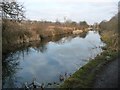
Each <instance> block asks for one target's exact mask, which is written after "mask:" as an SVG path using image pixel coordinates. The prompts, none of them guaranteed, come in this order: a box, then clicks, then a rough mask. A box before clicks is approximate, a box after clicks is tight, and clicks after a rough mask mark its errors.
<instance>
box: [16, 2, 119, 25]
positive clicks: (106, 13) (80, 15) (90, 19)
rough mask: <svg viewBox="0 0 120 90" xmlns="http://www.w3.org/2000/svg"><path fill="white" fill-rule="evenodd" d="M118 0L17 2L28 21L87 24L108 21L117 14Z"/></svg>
mask: <svg viewBox="0 0 120 90" xmlns="http://www.w3.org/2000/svg"><path fill="white" fill-rule="evenodd" d="M118 1H119V0H18V2H20V3H22V4H23V5H24V7H25V15H26V18H27V19H30V20H37V21H39V20H47V21H56V20H59V21H61V22H63V21H64V18H66V19H68V20H72V21H76V22H80V21H87V23H88V24H93V23H95V22H98V23H99V22H101V21H103V20H109V19H110V18H111V17H112V16H114V15H115V14H116V13H117V12H118Z"/></svg>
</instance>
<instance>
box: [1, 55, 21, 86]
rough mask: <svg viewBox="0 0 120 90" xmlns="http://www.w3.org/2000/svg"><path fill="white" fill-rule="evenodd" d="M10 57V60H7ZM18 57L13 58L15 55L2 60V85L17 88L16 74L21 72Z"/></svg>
mask: <svg viewBox="0 0 120 90" xmlns="http://www.w3.org/2000/svg"><path fill="white" fill-rule="evenodd" d="M7 57H8V58H7ZM18 65H19V61H18V57H14V58H13V54H9V55H3V59H2V72H3V74H2V85H3V87H4V85H9V87H14V86H15V80H16V79H15V76H14V75H15V74H16V72H17V71H18V70H19V67H18Z"/></svg>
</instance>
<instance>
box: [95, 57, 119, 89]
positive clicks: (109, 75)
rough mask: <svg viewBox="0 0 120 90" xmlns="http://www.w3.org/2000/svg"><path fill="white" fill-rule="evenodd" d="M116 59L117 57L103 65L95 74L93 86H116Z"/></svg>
mask: <svg viewBox="0 0 120 90" xmlns="http://www.w3.org/2000/svg"><path fill="white" fill-rule="evenodd" d="M118 60H119V59H116V60H114V61H112V62H110V63H108V64H107V65H105V66H104V67H103V69H102V70H101V72H100V73H99V74H98V75H97V79H96V81H95V84H94V88H117V87H118Z"/></svg>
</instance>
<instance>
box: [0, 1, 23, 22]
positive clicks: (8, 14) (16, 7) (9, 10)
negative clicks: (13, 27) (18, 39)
mask: <svg viewBox="0 0 120 90" xmlns="http://www.w3.org/2000/svg"><path fill="white" fill-rule="evenodd" d="M0 6H1V8H2V9H1V11H2V19H13V20H18V21H21V20H23V19H24V18H25V16H24V11H25V10H24V6H23V5H21V4H20V3H18V2H16V1H15V0H14V1H13V0H3V1H2V2H0Z"/></svg>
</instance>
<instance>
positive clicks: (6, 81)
mask: <svg viewBox="0 0 120 90" xmlns="http://www.w3.org/2000/svg"><path fill="white" fill-rule="evenodd" d="M5 52H6V51H5ZM29 52H30V48H29V47H26V46H23V47H19V48H17V49H16V50H15V49H14V48H13V49H11V51H9V52H8V53H3V55H2V72H3V74H2V85H3V88H4V87H10V88H15V87H17V85H16V84H18V83H20V79H21V78H20V77H16V73H17V72H18V70H20V69H22V68H19V64H20V61H19V58H20V55H22V57H23V58H24V56H25V54H29Z"/></svg>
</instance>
